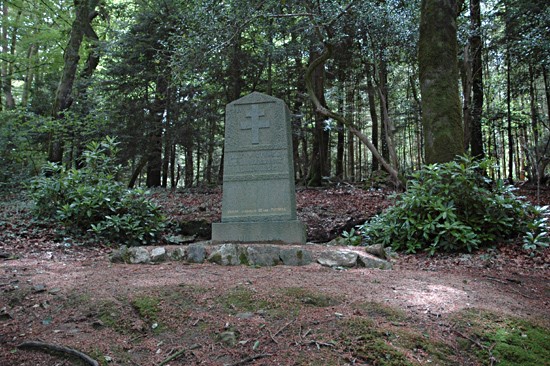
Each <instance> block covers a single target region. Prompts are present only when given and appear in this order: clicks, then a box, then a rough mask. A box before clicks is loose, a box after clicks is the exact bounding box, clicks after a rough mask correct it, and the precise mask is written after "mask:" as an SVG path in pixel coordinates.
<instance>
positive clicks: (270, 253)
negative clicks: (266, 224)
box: [246, 245, 282, 267]
mask: <svg viewBox="0 0 550 366" xmlns="http://www.w3.org/2000/svg"><path fill="white" fill-rule="evenodd" d="M246 253H247V255H248V264H250V265H252V266H260V267H269V266H276V265H278V264H281V263H282V262H281V258H280V255H279V253H280V249H279V248H277V247H274V246H271V245H265V246H250V247H248V248H247V249H246Z"/></svg>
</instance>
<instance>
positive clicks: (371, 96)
mask: <svg viewBox="0 0 550 366" xmlns="http://www.w3.org/2000/svg"><path fill="white" fill-rule="evenodd" d="M371 68H373V65H372V64H367V65H366V67H365V74H366V79H367V95H368V100H369V111H370V118H371V121H372V132H371V134H372V145H373V146H374V148H375V149H378V140H379V137H378V130H379V126H378V114H377V112H376V99H375V95H376V90H375V89H374V84H373V81H372V78H373V74H372V71H371ZM378 169H380V165H379V164H378V160H377V159H376V158H375V157H374V156H373V157H372V171H373V172H374V171H377V170H378Z"/></svg>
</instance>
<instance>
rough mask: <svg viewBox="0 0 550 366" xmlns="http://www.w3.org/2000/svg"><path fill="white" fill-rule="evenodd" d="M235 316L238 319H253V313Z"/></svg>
mask: <svg viewBox="0 0 550 366" xmlns="http://www.w3.org/2000/svg"><path fill="white" fill-rule="evenodd" d="M235 316H236V317H237V318H239V319H251V318H253V317H254V313H238V314H237V315H235Z"/></svg>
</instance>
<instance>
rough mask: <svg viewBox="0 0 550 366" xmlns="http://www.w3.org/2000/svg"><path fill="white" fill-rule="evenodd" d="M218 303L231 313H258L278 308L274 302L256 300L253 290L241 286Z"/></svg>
mask: <svg viewBox="0 0 550 366" xmlns="http://www.w3.org/2000/svg"><path fill="white" fill-rule="evenodd" d="M218 303H219V304H220V305H222V306H223V307H224V309H225V310H227V311H229V312H230V313H238V312H243V311H246V312H256V311H259V310H269V309H274V308H276V307H277V305H276V304H275V303H273V302H270V301H267V300H258V299H256V298H255V293H254V292H253V291H252V290H250V289H248V288H245V287H241V286H237V287H234V288H232V289H231V290H229V291H228V292H227V293H225V294H224V295H223V296H220V297H219V299H218Z"/></svg>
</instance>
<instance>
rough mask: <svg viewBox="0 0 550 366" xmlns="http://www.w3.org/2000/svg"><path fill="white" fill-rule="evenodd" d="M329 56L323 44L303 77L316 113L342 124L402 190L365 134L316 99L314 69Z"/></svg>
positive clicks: (329, 49) (399, 179)
mask: <svg viewBox="0 0 550 366" xmlns="http://www.w3.org/2000/svg"><path fill="white" fill-rule="evenodd" d="M331 55H332V46H331V45H330V44H325V50H324V51H323V53H322V54H321V55H320V56H319V57H318V58H317V59H315V60H313V61H312V62H311V63H310V64H309V66H308V68H307V70H306V76H305V81H306V88H307V92H308V95H309V98H310V99H311V101H312V102H313V105H314V108H315V110H316V112H318V113H321V114H323V115H324V116H326V117H329V118H332V119H334V120H336V121H340V122H342V123H343V124H344V125H345V126H346V127H347V128H348V129H349V130H350V132H352V133H353V134H354V135H355V136H357V137H358V138H359V140H360V141H361V142H363V143H364V144H365V145H366V146H367V147H368V149H369V150H370V151H371V153H372V154H373V155H374V156H375V157H376V158H377V159H378V161H379V162H380V164H381V165H382V166H383V167H384V169H386V171H387V172H388V173H389V174H390V176H391V177H392V180H393V181H394V183H395V185H396V187H397V188H398V189H400V188H403V187H404V186H405V185H404V181H403V179H402V177H400V176H399V172H398V171H397V170H396V169H395V168H394V167H392V166H391V165H390V164H389V163H388V162H387V161H386V160H385V159H384V158H383V157H382V155H381V154H380V153H379V152H378V150H377V149H376V148H375V147H374V146H373V145H372V143H371V141H370V139H369V138H368V137H367V136H366V135H365V134H363V133H362V132H361V131H360V130H359V129H358V128H357V127H356V126H355V125H354V124H353V123H351V122H350V121H348V120H346V118H344V117H342V116H341V115H339V114H337V113H334V112H332V111H331V110H329V109H328V108H326V107H325V106H324V105H323V104H322V103H321V101H320V100H319V99H318V98H317V95H316V93H315V88H314V84H313V74H314V71H315V69H316V68H317V67H319V66H320V65H324V63H325V61H326V60H328V59H329V58H330V57H331Z"/></svg>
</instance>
